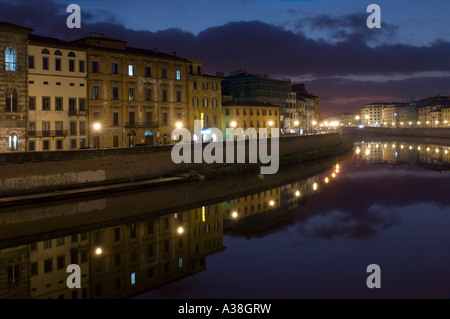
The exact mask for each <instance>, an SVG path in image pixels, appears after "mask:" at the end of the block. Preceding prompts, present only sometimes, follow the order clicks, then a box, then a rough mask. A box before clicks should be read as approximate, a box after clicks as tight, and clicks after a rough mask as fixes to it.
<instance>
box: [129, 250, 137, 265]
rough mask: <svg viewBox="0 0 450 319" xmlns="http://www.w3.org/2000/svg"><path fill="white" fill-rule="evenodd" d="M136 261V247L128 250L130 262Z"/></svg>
mask: <svg viewBox="0 0 450 319" xmlns="http://www.w3.org/2000/svg"><path fill="white" fill-rule="evenodd" d="M135 261H136V249H131V250H130V262H135Z"/></svg>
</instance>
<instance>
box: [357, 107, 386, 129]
mask: <svg viewBox="0 0 450 319" xmlns="http://www.w3.org/2000/svg"><path fill="white" fill-rule="evenodd" d="M385 106H386V103H373V104H366V105H364V106H363V107H362V108H361V115H360V120H361V124H362V125H364V126H381V125H382V122H383V121H382V110H383V108H384V107H385Z"/></svg>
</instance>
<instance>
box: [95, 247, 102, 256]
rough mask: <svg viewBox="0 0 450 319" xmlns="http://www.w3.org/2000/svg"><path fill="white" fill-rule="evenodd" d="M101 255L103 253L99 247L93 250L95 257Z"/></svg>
mask: <svg viewBox="0 0 450 319" xmlns="http://www.w3.org/2000/svg"><path fill="white" fill-rule="evenodd" d="M102 253H103V251H102V249H101V248H100V247H98V248H97V249H96V250H95V254H96V255H101V254H102Z"/></svg>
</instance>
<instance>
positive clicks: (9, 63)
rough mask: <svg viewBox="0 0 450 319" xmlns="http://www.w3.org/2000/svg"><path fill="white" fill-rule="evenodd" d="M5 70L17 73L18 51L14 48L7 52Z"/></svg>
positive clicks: (7, 49)
mask: <svg viewBox="0 0 450 319" xmlns="http://www.w3.org/2000/svg"><path fill="white" fill-rule="evenodd" d="M5 70H6V71H17V51H16V49H14V48H6V50H5Z"/></svg>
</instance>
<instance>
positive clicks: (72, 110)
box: [69, 109, 87, 116]
mask: <svg viewBox="0 0 450 319" xmlns="http://www.w3.org/2000/svg"><path fill="white" fill-rule="evenodd" d="M69 115H72V116H73V115H80V116H87V111H86V110H85V111H81V110H77V109H69Z"/></svg>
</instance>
